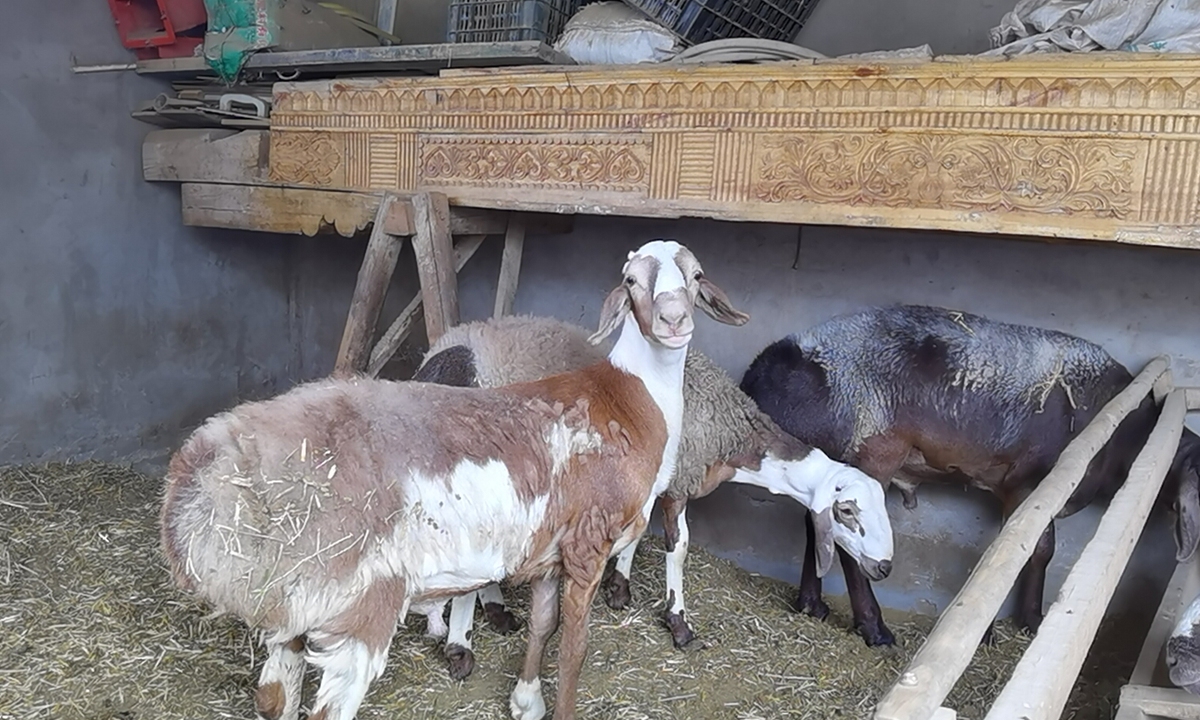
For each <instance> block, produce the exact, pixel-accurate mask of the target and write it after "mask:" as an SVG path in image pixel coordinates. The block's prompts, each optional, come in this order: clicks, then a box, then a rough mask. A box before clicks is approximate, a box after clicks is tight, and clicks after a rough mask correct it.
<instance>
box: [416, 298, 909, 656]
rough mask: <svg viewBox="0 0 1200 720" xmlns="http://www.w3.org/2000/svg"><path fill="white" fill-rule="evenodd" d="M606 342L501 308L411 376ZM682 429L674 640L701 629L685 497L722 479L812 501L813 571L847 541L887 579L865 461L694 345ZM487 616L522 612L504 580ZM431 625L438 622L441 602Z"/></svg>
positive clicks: (516, 361)
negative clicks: (795, 427) (801, 425)
mask: <svg viewBox="0 0 1200 720" xmlns="http://www.w3.org/2000/svg"><path fill="white" fill-rule="evenodd" d="M601 353H602V351H601V350H600V349H599V348H596V347H594V346H592V345H591V344H590V343H588V341H587V334H586V332H585V331H584V330H583V329H582V328H579V327H576V326H575V325H572V324H570V323H567V322H563V321H561V320H556V319H553V318H539V317H505V318H498V319H493V320H488V321H483V322H475V323H467V324H465V325H459V326H457V327H454V328H451V329H450V330H449V331H448V332H447V333H446V334H444V335H443V336H442V337H441V338H440V339H439V340H438V341H437V342H436V343H434V345H433V346H432V347H431V348H430V349H429V352H428V353H426V356H425V361H424V362H423V363H422V365H421V367H420V368H418V370H417V372H416V375H415V376H414V379H419V380H422V381H425V382H441V383H446V384H464V385H479V386H483V387H494V386H499V385H507V384H510V383H517V382H527V381H530V380H534V379H538V378H541V377H545V376H547V375H551V374H554V373H558V372H566V371H569V370H573V369H575V368H578V367H583V366H586V365H588V364H590V363H592V362H595V360H596V358H597V357H599V356H601ZM683 403H684V415H683V431H682V438H681V440H680V445H679V456H678V459H677V464H676V469H675V474H674V475H673V476H672V478H671V482H670V484H669V485H668V487H667V490H666V492H665V493H663V495H662V496H661V498H660V501H661V503H662V507H663V527H664V530H665V535H666V545H667V557H666V568H667V589H666V599H667V607H666V610H665V611H664V613H663V622H664V623H665V624H666V626H667V627H668V628H669V629H670V631H671V636H672V639H673V641H674V643H675V645H676V647H680V648H682V647H683V646H684V645H686V644H687V643H688V642H690V641H691V640H692V638H693V637H694V634H693V632H692V629H691V627H690V626H689V624H688V622H687V620H686V619H685V609H684V597H683V566H684V562H685V559H686V556H687V549H688V525H687V520H686V507H687V502H688V500H689V499H692V498H699V497H703V496H704V495H707V494H708V493H709V492H711V491H712V490H713V489H714V488H715V487H716V486H717V485H718V484H719V483H721V482H724V481H726V480H728V481H732V482H741V483H747V484H753V485H758V486H760V487H765V488H767V489H769V490H770V491H772V492H774V493H779V494H785V495H788V496H790V497H792V498H793V499H795V500H797V501H798V502H800V503H802V504H804V505H805V506H806V507H808V508H810V509H811V510H812V511H813V512H814V513H816V517H817V518H818V523H817V524H818V531H817V552H818V557H819V558H820V559H821V562H820V567H819V568H818V572H819V574H820V575H824V574H825V570H826V569H827V568H828V566H829V565H831V564H832V562H833V548H834V545H835V543H836V545H837V546H839V547H842V548H845V550H846V552H848V553H849V554H850V555H851V557H853V558H855V559H856V561H857V562H859V563H860V564H861V565H862V566H863V567H865V568H866V571H867V573H868V574H869V575H870V576H871V577H874V578H876V579H880V578H883V577H886V576H887V574H888V572H889V571H890V568H891V562H890V561H891V555H892V534H891V524H890V522H889V520H888V516H887V509H886V507H885V505H884V495H883V489H882V487H881V486H880V485H879V483H877V482H875V481H874V480H872V479H871V478H869V477H867V476H866V475H864V474H863V473H861V472H860V471H858V470H855V469H853V468H851V467H848V466H846V465H844V464H842V463H837V462H833V461H831V460H829V458H828V457H827V456H826V455H825V454H824V453H823V452H821V451H820V450H816V449H813V448H811V447H809V446H808V445H805V444H804V443H801V442H799V441H797V440H796V439H795V438H793V437H791V436H790V435H788V434H787V433H785V432H783V431H782V430H780V429H779V427H778V426H777V425H776V424H775V423H774V422H773V421H772V420H771V419H770V418H768V417H767V416H766V415H765V414H763V413H762V411H760V410H759V409H758V407H757V406H756V405H755V404H754V401H753V400H751V399H750V398H748V397H746V395H745V394H744V393H742V391H741V390H739V389H738V387H737V385H736V384H735V383H734V382H733V380H732V379H731V378H730V377H729V376H728V375H727V374H726V373H725V371H723V370H722V369H721V368H719V367H717V365H716V364H715V363H713V362H712V360H710V359H709V358H708V357H706V356H705V355H704V354H702V353H701V352H699V351H698V350H696V349H694V348H691V349H689V350H688V356H687V361H686V364H685V370H684V382H683ZM636 548H637V542H636V541H635V542H633V543H630V545H629V546H628V547H627V548H625V550H624V551H623V552H621V554H620V555H619V556H618V557H617V562H616V568H615V569H614V572H613V573H612V574H611V575H610V576H609V579H608V583H607V585H608V591H609V592H608V597H607V600H608V604H609V605H610V606H611V607H614V608H617V609H620V608H623V607H625V605H626V604H627V603H628V601H629V573H630V569H631V566H632V562H633V555H634V552H635V551H636ZM480 592H481V594H480V597H479V600H480V602H481V604H482V605H483V608H484V612H485V615H486V616H487V618H488V621H489V622H490V623H491V624H492V625H493V627H495V628H496V629H498V630H500V631H502V632H503V631H506V630H508V629H511V628H512V627H513V626H514V625H515V620H514V619H513V617H512V615H511V614H510V613H509V612H508V611H507V609H506V608H505V606H504V600H503V596H502V595H501V593H500V590H499V588H498V587H495V586H490V587H488V588H485V589H484V590H482V591H480ZM473 615H474V598H473V597H469V596H463V597H459V598H455V599H454V600H453V601H452V603H451V612H450V626H449V636H448V638H447V641H446V647H445V653H446V657H447V660H448V661H449V664H450V674H451V676H452V677H454V678H456V679H461V678H463V677H466V676H467V675H468V674H470V672H471V669H472V667H473V655H472V653H471V644H470V640H469V635H468V632H469V631H470V629H471V626H472V624H473ZM430 625H431V627H432V626H434V625H437V626H442V625H443V624H442V618H441V610H440V609H438V610H437V611H435V612H434V613H433V614H432V615H431V616H430Z"/></svg>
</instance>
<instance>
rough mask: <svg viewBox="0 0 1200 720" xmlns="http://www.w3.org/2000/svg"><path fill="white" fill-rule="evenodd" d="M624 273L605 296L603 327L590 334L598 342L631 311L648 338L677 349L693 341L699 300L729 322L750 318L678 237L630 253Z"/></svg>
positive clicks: (713, 314)
mask: <svg viewBox="0 0 1200 720" xmlns="http://www.w3.org/2000/svg"><path fill="white" fill-rule="evenodd" d="M622 273H623V275H624V279H623V281H622V283H621V285H619V286H617V287H616V288H614V289H613V290H612V291H611V292H610V293H609V294H608V297H607V298H606V299H605V301H604V307H603V308H602V309H601V311H600V328H599V330H597V331H596V333H595V334H594V335H592V337H591V338H590V341H591V343H592V344H593V345H594V344H597V343H599V342H600V341H601V340H603V339H604V338H605V337H607V336H608V335H609V334H610V333H612V331H613V330H615V329H617V327H618V326H620V325H621V323H622V322H623V321H624V320H625V317H626V316H627V315H629V313H630V311H632V312H633V319H634V320H635V321H636V322H637V326H638V329H639V330H640V331H641V334H642V336H643V337H644V338H646V340H647V341H648V342H650V343H651V344H654V345H660V346H663V347H666V348H669V349H672V350H678V349H682V348H685V347H687V345H688V343H689V342H690V341H691V339H692V331H693V329H694V327H695V324H694V321H693V319H692V314H693V308H694V307H696V306H697V305H698V306H699V307H700V308H701V309H702V310H704V312H705V313H707V314H708V315H709V316H710V317H712V318H713V319H714V320H717V321H718V322H722V323H725V324H726V325H743V324H745V323H746V321H747V320H749V319H750V316H749V315H746V314H745V313H743V312H741V311H739V310H737V309H735V308H734V307H733V305H732V304H731V303H730V302H729V298H728V297H727V296H726V295H725V293H724V292H723V291H722V290H721V289H720V288H719V287H717V286H716V285H714V284H713V283H712V282H711V281H709V280H708V278H706V277H705V276H704V271H703V269H702V268H701V267H700V261H699V260H697V259H696V256H695V255H693V254H692V252H691V251H690V250H688V249H687V248H685V247H684V246H682V245H680V244H679V243H677V242H675V241H674V240H652V241H651V242H648V243H646V244H645V245H643V246H641V247H640V248H638V249H637V250H635V251H633V252H631V253H629V258H628V261H627V262H626V263H625V267H624V268H623V269H622Z"/></svg>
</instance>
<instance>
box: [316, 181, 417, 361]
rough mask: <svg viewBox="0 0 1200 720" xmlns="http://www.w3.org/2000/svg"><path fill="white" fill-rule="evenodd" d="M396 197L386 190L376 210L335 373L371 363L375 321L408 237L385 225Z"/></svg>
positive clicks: (355, 286) (377, 318) (359, 270)
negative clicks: (397, 233) (387, 228)
mask: <svg viewBox="0 0 1200 720" xmlns="http://www.w3.org/2000/svg"><path fill="white" fill-rule="evenodd" d="M396 200H397V199H396V196H394V195H392V194H391V193H386V194H385V195H384V196H383V198H382V199H381V200H380V203H379V210H377V211H376V213H375V224H374V226H373V227H372V228H371V239H370V240H369V241H368V242H367V253H366V255H365V256H364V257H363V261H362V266H361V267H359V269H358V281H357V282H356V283H355V285H354V297H353V299H351V301H350V313H349V314H348V315H347V317H346V328H345V329H344V330H343V331H342V344H341V347H339V348H338V354H337V361H336V362H335V363H334V366H333V374H334V375H339V376H345V375H348V374H354V373H357V372H361V371H362V370H363V369H364V368H366V366H367V357H368V355H369V353H370V351H371V340H372V339H373V337H374V335H375V324H376V323H378V322H379V313H380V311H381V310H383V301H384V298H386V297H387V289H388V285H389V284H390V283H391V281H392V273H394V272H395V271H396V260H397V259H398V258H399V257H400V249H401V248H402V247H404V238H401V237H397V236H395V235H391V234H389V233H388V232H387V230H386V229H385V223H384V218H386V217H387V214H388V212H389V210H390V209H391V206H392V203H394V202H396Z"/></svg>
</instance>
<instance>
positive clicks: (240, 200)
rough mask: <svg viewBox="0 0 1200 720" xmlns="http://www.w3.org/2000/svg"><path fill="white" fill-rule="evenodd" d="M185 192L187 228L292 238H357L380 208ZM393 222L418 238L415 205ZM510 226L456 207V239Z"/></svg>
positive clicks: (275, 190) (563, 221) (283, 195)
mask: <svg viewBox="0 0 1200 720" xmlns="http://www.w3.org/2000/svg"><path fill="white" fill-rule="evenodd" d="M181 193H182V209H183V224H184V225H191V226H194V227H213V228H225V229H229V230H255V231H259V232H274V233H283V234H289V235H309V236H311V235H316V234H317V233H318V232H323V231H331V232H336V233H337V234H339V235H342V236H343V237H351V236H353V235H354V234H355V233H357V232H359V231H361V230H363V229H365V228H366V227H367V226H368V225H370V224H371V222H372V221H373V220H374V219H375V212H376V211H377V210H378V209H379V193H362V192H338V191H329V190H309V189H306V188H288V187H256V186H253V185H227V184H214V183H193V182H185V183H183V185H182V190H181ZM387 218H388V226H387V231H388V232H389V233H390V234H392V235H412V234H413V227H414V225H413V211H412V203H411V202H410V201H408V200H404V201H402V202H397V203H394V204H393V205H392V208H391V211H390V212H389V213H388V215H387ZM526 224H527V226H528V227H529V230H530V232H536V233H545V234H563V233H569V232H571V227H572V218H571V217H569V216H560V215H545V214H538V215H527V216H526ZM507 226H508V220H507V213H503V212H493V211H488V210H479V209H475V208H457V207H452V208H450V232H451V234H453V235H499V234H503V233H504V232H505V230H506V228H507Z"/></svg>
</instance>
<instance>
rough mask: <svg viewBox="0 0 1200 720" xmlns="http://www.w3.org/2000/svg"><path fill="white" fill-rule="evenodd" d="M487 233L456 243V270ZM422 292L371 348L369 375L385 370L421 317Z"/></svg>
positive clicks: (463, 263)
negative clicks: (385, 366) (384, 367)
mask: <svg viewBox="0 0 1200 720" xmlns="http://www.w3.org/2000/svg"><path fill="white" fill-rule="evenodd" d="M486 237H487V236H486V235H467V236H465V237H463V238H462V239H461V240H459V241H458V242H457V243H455V245H454V272H456V273H458V272H462V269H463V266H464V265H466V264H467V261H468V260H470V259H471V256H472V255H474V254H475V251H476V250H478V249H479V246H480V245H482V244H483V240H484V238H486ZM421 304H422V302H421V294H420V293H417V296H416V297H414V298H413V299H412V300H411V301H410V302H409V303H408V305H407V306H405V308H404V310H402V311H401V312H400V314H399V315H398V316H397V317H396V320H395V321H394V322H393V323H392V324H391V325H390V326H389V327H388V329H387V331H386V332H384V334H383V337H381V338H379V342H377V343H375V348H374V349H373V350H371V360H370V361H369V362H368V363H367V375H368V376H370V377H379V372H380V371H381V370H383V366H384V365H387V363H388V361H389V360H391V359H392V356H393V355H395V354H396V351H397V350H399V349H400V346H401V345H402V344H403V343H404V341H405V339H407V338H408V334H409V333H410V332H411V331H412V328H413V325H415V324H416V322H417V320H419V319H420V317H421Z"/></svg>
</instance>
